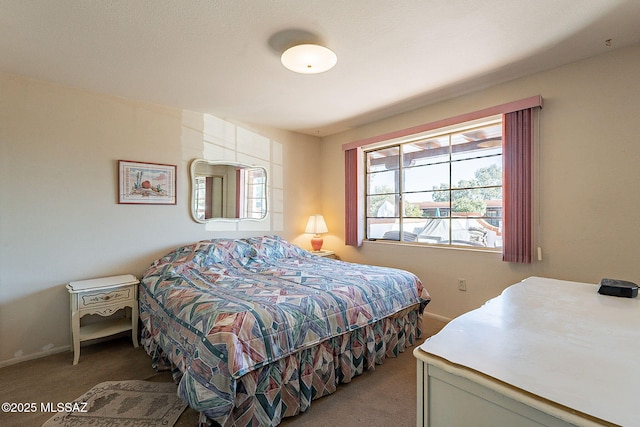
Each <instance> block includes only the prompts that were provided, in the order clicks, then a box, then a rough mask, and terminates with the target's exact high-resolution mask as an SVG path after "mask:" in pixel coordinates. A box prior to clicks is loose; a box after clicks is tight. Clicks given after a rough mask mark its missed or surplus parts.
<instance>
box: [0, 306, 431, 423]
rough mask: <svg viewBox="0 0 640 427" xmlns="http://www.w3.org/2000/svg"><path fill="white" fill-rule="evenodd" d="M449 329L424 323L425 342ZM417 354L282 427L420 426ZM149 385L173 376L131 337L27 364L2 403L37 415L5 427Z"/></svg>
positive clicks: (20, 415) (11, 370) (0, 384)
mask: <svg viewBox="0 0 640 427" xmlns="http://www.w3.org/2000/svg"><path fill="white" fill-rule="evenodd" d="M443 326H444V323H442V322H438V321H436V320H434V319H432V318H425V319H423V331H424V335H423V337H422V338H420V339H419V340H418V344H421V343H422V342H423V341H424V339H425V338H426V337H428V336H430V335H432V334H434V333H436V332H438V331H439V330H440V329H441V328H442V327H443ZM412 351H413V348H407V349H406V350H405V352H404V353H401V354H400V355H399V356H398V358H388V359H386V361H385V363H383V364H382V365H379V366H376V369H375V371H367V372H365V373H364V374H362V375H360V376H358V377H356V378H354V379H353V381H352V382H351V383H349V384H341V385H340V386H339V387H338V390H337V392H336V393H334V394H333V395H330V396H325V397H323V398H322V399H318V400H315V401H314V402H313V403H312V405H311V408H310V409H309V411H307V412H306V413H303V414H300V415H298V416H295V417H291V418H285V420H284V421H283V423H282V424H281V425H282V426H283V427H289V426H291V427H307V426H309V427H317V426H336V425H351V426H354V427H355V426H358V427H359V426H368V427H387V426H389V425H394V426H409V427H414V426H415V424H416V359H415V357H413V354H412ZM125 380H144V381H151V382H158V383H170V384H172V385H173V379H172V378H171V374H170V373H169V372H155V371H154V370H153V369H152V368H151V359H150V358H149V356H148V355H147V354H146V353H145V351H144V350H143V349H142V347H138V348H134V347H133V345H131V338H130V336H124V337H119V338H116V339H113V340H109V341H106V342H102V343H98V344H93V345H87V346H83V347H82V353H81V355H80V363H78V364H77V365H73V352H71V351H67V352H63V353H57V354H53V355H51V356H47V357H43V358H39V359H35V360H30V361H26V362H23V363H19V364H16V365H11V366H6V367H3V368H0V402H33V403H34V404H36V405H37V406H38V410H37V411H35V412H7V413H0V426H1V427H23V426H41V425H42V424H43V423H44V422H46V421H47V420H48V419H49V418H51V417H52V416H53V415H54V414H53V413H50V412H46V411H41V410H40V405H41V403H45V404H46V403H47V402H73V400H74V399H76V398H77V397H78V396H81V395H82V394H83V393H85V392H86V391H87V390H89V389H91V388H92V387H93V386H95V385H96V384H99V383H102V382H105V381H125ZM197 425H198V413H197V412H196V411H195V410H193V409H192V408H187V409H186V410H185V411H184V412H183V413H182V415H180V418H178V421H177V422H176V424H175V427H194V426H197Z"/></svg>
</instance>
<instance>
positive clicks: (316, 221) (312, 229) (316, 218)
mask: <svg viewBox="0 0 640 427" xmlns="http://www.w3.org/2000/svg"><path fill="white" fill-rule="evenodd" d="M304 232H305V233H308V234H322V233H328V232H329V229H328V228H327V223H326V222H324V218H323V217H322V215H319V214H315V215H311V216H310V217H309V221H308V222H307V228H305V230H304Z"/></svg>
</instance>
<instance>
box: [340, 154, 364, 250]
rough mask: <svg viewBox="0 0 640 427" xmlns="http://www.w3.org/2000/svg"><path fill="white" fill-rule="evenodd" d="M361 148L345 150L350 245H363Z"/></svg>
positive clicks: (347, 221)
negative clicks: (360, 195)
mask: <svg viewBox="0 0 640 427" xmlns="http://www.w3.org/2000/svg"><path fill="white" fill-rule="evenodd" d="M359 152H360V149H359V148H353V149H350V150H345V152H344V170H345V191H344V198H345V200H344V206H345V244H346V245H348V246H356V247H360V246H362V240H363V234H364V230H363V229H364V227H363V225H362V224H361V220H360V218H361V215H360V206H361V203H360V197H359V194H360V185H359V176H360V173H359V167H360V158H361V154H360V153H359Z"/></svg>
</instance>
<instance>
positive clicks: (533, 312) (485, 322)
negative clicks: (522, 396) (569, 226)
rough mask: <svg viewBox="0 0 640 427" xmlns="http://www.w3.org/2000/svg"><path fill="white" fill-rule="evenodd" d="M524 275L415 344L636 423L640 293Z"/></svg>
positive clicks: (555, 398) (569, 403)
mask: <svg viewBox="0 0 640 427" xmlns="http://www.w3.org/2000/svg"><path fill="white" fill-rule="evenodd" d="M597 290H598V287H597V286H596V285H593V284H587V283H577V282H567V281H563V280H553V279H545V278H540V277H530V278H528V279H526V280H524V281H522V282H521V283H518V284H516V285H513V286H510V287H509V288H507V289H506V290H505V291H504V292H503V293H502V295H500V296H499V297H497V298H494V299H492V300H490V301H488V302H487V303H486V304H485V305H483V306H482V307H481V308H478V309H476V310H473V311H471V312H469V313H466V314H463V315H462V316H460V317H458V318H456V319H454V320H453V321H451V322H450V323H449V324H447V326H445V327H444V329H442V331H441V332H440V333H438V334H436V335H434V336H432V337H431V338H429V339H427V340H426V341H425V343H424V344H422V345H421V346H420V350H422V351H423V352H425V353H427V354H431V355H435V356H438V357H441V358H444V359H446V360H448V361H450V362H452V363H455V364H457V365H461V366H464V367H467V368H471V369H473V370H475V371H476V372H480V373H483V374H485V375H488V376H490V377H493V378H496V379H498V380H500V381H502V382H505V383H507V384H510V385H512V386H514V387H517V388H519V389H521V390H525V391H527V392H529V393H532V394H534V395H537V396H540V397H543V398H545V399H548V400H550V401H552V402H556V403H558V404H561V405H564V406H566V407H569V408H572V409H574V410H577V411H580V412H583V413H586V414H589V415H592V416H594V417H596V418H599V419H602V420H606V421H608V422H612V423H615V424H618V425H636V426H637V425H640V412H638V411H637V410H636V409H634V408H636V407H637V400H638V396H640V364H638V360H637V356H638V354H640V327H638V325H640V298H618V297H612V296H605V295H600V294H598V292H597Z"/></svg>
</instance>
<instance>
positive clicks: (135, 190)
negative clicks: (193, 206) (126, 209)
mask: <svg viewBox="0 0 640 427" xmlns="http://www.w3.org/2000/svg"><path fill="white" fill-rule="evenodd" d="M118 203H129V204H142V205H175V204H176V165H163V164H157V163H146V162H132V161H129V160H118Z"/></svg>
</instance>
